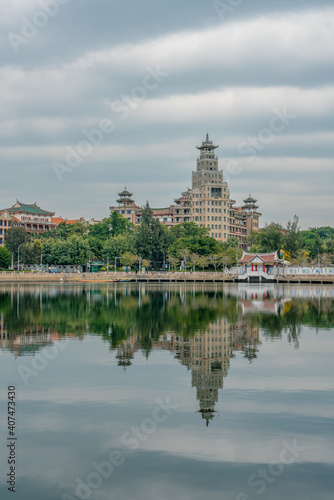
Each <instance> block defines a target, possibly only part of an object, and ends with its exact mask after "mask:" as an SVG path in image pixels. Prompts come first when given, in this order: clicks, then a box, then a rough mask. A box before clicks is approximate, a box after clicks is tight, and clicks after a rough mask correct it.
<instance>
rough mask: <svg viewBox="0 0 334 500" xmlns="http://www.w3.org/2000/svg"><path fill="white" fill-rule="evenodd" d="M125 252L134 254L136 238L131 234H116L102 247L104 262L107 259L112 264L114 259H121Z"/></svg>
mask: <svg viewBox="0 0 334 500" xmlns="http://www.w3.org/2000/svg"><path fill="white" fill-rule="evenodd" d="M126 252H130V253H132V254H135V253H136V236H135V234H134V233H133V232H130V233H122V234H118V235H117V236H115V237H110V238H109V239H107V240H106V242H105V243H104V245H103V250H102V255H103V257H104V260H107V258H109V262H110V263H112V262H113V261H114V259H115V257H121V256H122V255H123V254H125V253H126Z"/></svg>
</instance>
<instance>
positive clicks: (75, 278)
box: [0, 272, 334, 284]
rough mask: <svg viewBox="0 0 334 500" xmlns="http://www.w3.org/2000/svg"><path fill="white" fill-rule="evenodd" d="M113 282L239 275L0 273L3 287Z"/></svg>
mask: <svg viewBox="0 0 334 500" xmlns="http://www.w3.org/2000/svg"><path fill="white" fill-rule="evenodd" d="M114 281H129V282H132V283H136V282H137V283H180V282H189V283H235V282H236V281H237V275H236V274H226V273H220V272H217V273H214V272H206V273H203V272H193V273H190V272H187V273H185V274H184V273H182V272H175V273H172V272H168V273H158V272H149V273H143V274H135V273H124V272H120V273H117V274H114V273H109V274H108V275H107V273H106V272H104V273H85V274H78V273H57V274H51V273H42V272H41V273H33V272H20V273H13V272H3V273H0V283H30V284H31V283H36V284H37V283H38V284H40V283H72V284H84V283H96V284H97V283H105V282H114ZM274 282H275V283H291V284H298V283H301V284H302V283H305V284H312V283H314V284H334V276H332V275H328V276H326V275H306V276H305V275H304V276H303V275H297V276H277V278H276V279H275V281H274Z"/></svg>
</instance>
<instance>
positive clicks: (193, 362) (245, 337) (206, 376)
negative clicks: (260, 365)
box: [159, 318, 259, 425]
mask: <svg viewBox="0 0 334 500" xmlns="http://www.w3.org/2000/svg"><path fill="white" fill-rule="evenodd" d="M163 342H164V343H165V346H166V347H165V348H167V349H168V350H170V351H172V352H174V356H175V358H176V359H178V360H179V361H180V363H182V364H183V365H185V366H187V367H188V369H189V370H191V383H192V387H196V398H197V400H198V401H199V412H200V413H201V414H202V418H203V419H204V420H205V421H206V425H209V422H210V420H212V418H213V417H214V413H215V405H216V403H217V402H218V390H219V389H222V388H223V381H224V378H225V377H227V374H228V370H229V368H230V359H231V358H232V357H233V352H234V350H237V351H242V352H243V353H244V356H245V357H246V358H248V359H249V361H252V360H253V359H254V358H255V357H256V353H257V346H258V344H259V329H258V328H257V327H253V328H252V327H250V326H248V325H247V323H245V322H243V321H240V322H238V323H236V324H233V325H232V324H230V323H228V322H227V320H226V318H220V319H217V320H216V321H214V322H212V323H211V324H210V325H209V328H208V329H207V330H206V331H205V332H204V333H201V332H199V333H196V334H195V335H194V336H193V337H190V338H184V337H182V336H180V335H173V334H169V335H164V336H161V338H160V341H159V346H160V347H161V343H163Z"/></svg>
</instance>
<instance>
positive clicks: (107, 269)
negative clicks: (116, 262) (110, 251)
mask: <svg viewBox="0 0 334 500" xmlns="http://www.w3.org/2000/svg"><path fill="white" fill-rule="evenodd" d="M107 276H109V257H107Z"/></svg>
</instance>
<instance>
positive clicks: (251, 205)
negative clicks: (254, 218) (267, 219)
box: [242, 194, 259, 210]
mask: <svg viewBox="0 0 334 500" xmlns="http://www.w3.org/2000/svg"><path fill="white" fill-rule="evenodd" d="M256 203H257V200H256V199H255V198H253V196H252V195H251V194H250V195H249V196H248V198H246V199H245V200H244V205H243V207H242V208H243V210H257V209H258V208H259V206H258V205H256Z"/></svg>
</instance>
